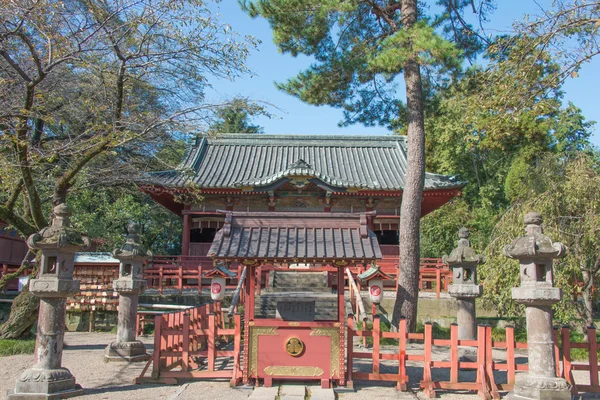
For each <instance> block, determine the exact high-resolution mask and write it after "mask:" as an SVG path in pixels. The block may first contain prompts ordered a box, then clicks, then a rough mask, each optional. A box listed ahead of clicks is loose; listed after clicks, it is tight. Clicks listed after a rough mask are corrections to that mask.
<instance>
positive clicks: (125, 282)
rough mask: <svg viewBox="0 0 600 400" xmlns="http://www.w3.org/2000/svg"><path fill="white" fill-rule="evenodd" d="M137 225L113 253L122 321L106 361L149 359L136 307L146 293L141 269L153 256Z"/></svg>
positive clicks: (116, 288)
mask: <svg viewBox="0 0 600 400" xmlns="http://www.w3.org/2000/svg"><path fill="white" fill-rule="evenodd" d="M139 230H140V228H139V225H138V224H133V223H132V224H129V226H128V227H127V231H128V235H127V239H126V241H125V244H124V245H123V246H122V247H121V248H120V249H115V250H114V251H113V257H115V258H116V259H118V260H119V262H120V264H119V279H116V280H114V281H113V288H114V290H115V291H117V292H119V317H118V318H119V319H118V322H117V340H116V341H115V342H112V343H111V344H109V345H108V346H107V347H106V350H105V353H104V359H105V361H127V362H136V361H145V360H148V359H149V358H150V355H149V354H148V353H146V347H145V346H144V343H143V342H141V341H139V340H137V339H136V337H137V332H136V329H137V308H138V297H139V294H140V293H142V292H143V291H144V290H146V281H145V280H144V279H143V275H142V268H143V265H144V261H146V260H147V259H148V257H150V256H151V255H152V253H150V252H149V251H147V250H146V248H145V247H144V245H142V243H141V241H140V236H139V235H138V233H139Z"/></svg>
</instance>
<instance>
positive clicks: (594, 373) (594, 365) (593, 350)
mask: <svg viewBox="0 0 600 400" xmlns="http://www.w3.org/2000/svg"><path fill="white" fill-rule="evenodd" d="M587 335H588V343H589V347H588V349H589V360H590V384H591V385H592V386H596V387H597V386H598V342H597V340H596V328H595V327H593V326H590V327H588V328H587Z"/></svg>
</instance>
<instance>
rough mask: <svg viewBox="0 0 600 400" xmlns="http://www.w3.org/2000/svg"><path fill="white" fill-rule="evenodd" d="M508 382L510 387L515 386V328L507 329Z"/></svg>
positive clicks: (508, 327)
mask: <svg viewBox="0 0 600 400" xmlns="http://www.w3.org/2000/svg"><path fill="white" fill-rule="evenodd" d="M506 364H507V369H506V382H507V384H509V385H513V386H514V384H515V328H514V327H513V326H510V325H509V326H507V327H506Z"/></svg>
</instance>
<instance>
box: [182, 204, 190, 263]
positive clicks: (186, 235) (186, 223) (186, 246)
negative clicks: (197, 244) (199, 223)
mask: <svg viewBox="0 0 600 400" xmlns="http://www.w3.org/2000/svg"><path fill="white" fill-rule="evenodd" d="M189 209H190V207H189V206H185V207H184V210H189ZM190 230H191V227H190V214H184V215H183V235H182V236H181V255H183V256H189V255H190Z"/></svg>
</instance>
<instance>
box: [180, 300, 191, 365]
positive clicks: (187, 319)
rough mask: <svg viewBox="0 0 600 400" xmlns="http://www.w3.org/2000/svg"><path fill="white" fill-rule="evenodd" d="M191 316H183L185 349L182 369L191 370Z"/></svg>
mask: <svg viewBox="0 0 600 400" xmlns="http://www.w3.org/2000/svg"><path fill="white" fill-rule="evenodd" d="M189 351H190V315H189V314H188V313H187V312H186V313H185V314H183V349H181V369H182V370H183V371H185V372H187V371H189V370H190V354H189Z"/></svg>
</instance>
